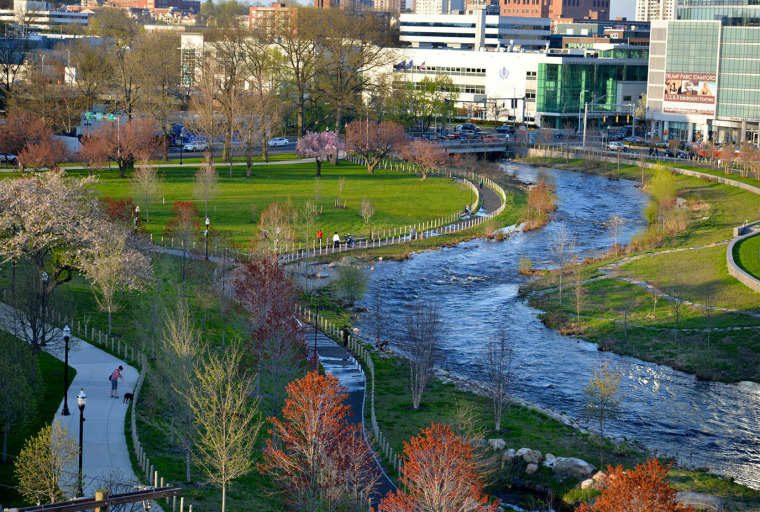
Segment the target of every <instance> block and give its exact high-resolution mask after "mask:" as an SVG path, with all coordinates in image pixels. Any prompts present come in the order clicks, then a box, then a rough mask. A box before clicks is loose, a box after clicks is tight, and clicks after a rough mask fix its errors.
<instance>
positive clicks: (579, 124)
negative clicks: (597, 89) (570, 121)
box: [576, 89, 591, 133]
mask: <svg viewBox="0 0 760 512" xmlns="http://www.w3.org/2000/svg"><path fill="white" fill-rule="evenodd" d="M587 92H591V91H589V90H588V89H584V90H582V91H581V93H580V94H579V95H578V130H577V131H580V129H581V107H582V106H583V95H584V94H586V93H587ZM576 133H577V132H576Z"/></svg>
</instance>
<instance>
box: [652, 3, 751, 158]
mask: <svg viewBox="0 0 760 512" xmlns="http://www.w3.org/2000/svg"><path fill="white" fill-rule="evenodd" d="M678 13H679V18H680V19H679V20H677V21H669V22H653V23H652V33H651V46H650V56H649V68H650V73H649V82H648V85H647V106H648V112H649V114H648V118H649V119H650V120H652V121H653V130H654V132H655V133H656V134H657V135H659V136H661V137H662V138H664V139H670V138H677V139H681V140H687V141H700V140H712V141H714V142H734V143H740V142H752V143H754V144H757V143H758V142H760V140H759V139H758V123H760V23H758V21H760V2H759V1H758V0H744V1H743V2H742V1H739V0H712V1H709V0H682V3H681V5H680V6H679V10H678Z"/></svg>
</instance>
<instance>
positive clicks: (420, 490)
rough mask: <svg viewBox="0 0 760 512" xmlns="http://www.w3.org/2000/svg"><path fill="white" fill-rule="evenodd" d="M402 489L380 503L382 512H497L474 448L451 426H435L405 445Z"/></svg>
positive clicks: (496, 504) (498, 508) (497, 504)
mask: <svg viewBox="0 0 760 512" xmlns="http://www.w3.org/2000/svg"><path fill="white" fill-rule="evenodd" d="M403 458H404V474H403V477H402V478H401V484H402V485H401V488H400V489H399V490H397V491H395V492H393V493H391V494H389V495H388V496H386V497H385V498H384V499H383V501H381V502H380V506H379V508H378V510H379V511H380V512H417V511H420V510H424V511H426V512H460V511H461V512H464V511H479V512H497V511H499V510H501V508H500V507H499V502H496V503H489V502H488V498H487V497H486V496H485V495H484V494H483V481H482V479H481V478H480V476H479V472H478V463H477V461H476V459H475V456H474V451H473V447H472V445H470V443H468V442H467V441H466V440H464V439H462V438H460V437H459V436H457V435H456V434H454V432H453V431H452V430H451V427H449V426H448V425H438V424H435V423H433V424H432V425H430V427H428V428H426V429H423V430H422V432H421V433H420V434H419V435H417V436H415V437H413V438H412V439H411V440H410V441H409V442H408V443H406V442H405V443H404V456H403Z"/></svg>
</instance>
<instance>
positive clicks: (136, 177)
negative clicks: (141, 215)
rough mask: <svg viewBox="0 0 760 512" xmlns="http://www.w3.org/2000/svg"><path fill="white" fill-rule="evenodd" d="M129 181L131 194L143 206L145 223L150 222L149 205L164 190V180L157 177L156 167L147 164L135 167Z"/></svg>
mask: <svg viewBox="0 0 760 512" xmlns="http://www.w3.org/2000/svg"><path fill="white" fill-rule="evenodd" d="M129 181H130V188H131V189H132V193H133V194H134V195H135V197H138V198H139V200H140V201H143V204H144V205H145V222H150V204H151V203H152V202H153V201H155V200H156V198H157V197H158V196H159V195H161V192H162V190H163V188H164V179H163V177H161V176H159V175H158V167H156V166H155V165H152V164H149V163H144V164H141V165H137V166H136V169H135V172H134V173H132V178H131V179H130V180H129Z"/></svg>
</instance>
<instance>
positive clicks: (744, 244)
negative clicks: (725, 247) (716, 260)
mask: <svg viewBox="0 0 760 512" xmlns="http://www.w3.org/2000/svg"><path fill="white" fill-rule="evenodd" d="M758 254H760V237H758V236H753V237H750V238H745V239H744V240H742V241H741V242H738V243H737V244H736V245H734V261H735V262H736V264H737V265H739V266H740V267H741V268H742V269H744V271H745V272H747V273H748V274H750V275H752V276H755V277H758V278H760V257H758Z"/></svg>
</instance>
